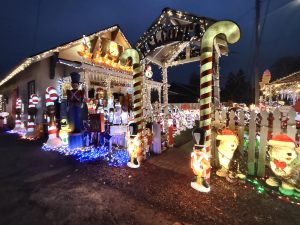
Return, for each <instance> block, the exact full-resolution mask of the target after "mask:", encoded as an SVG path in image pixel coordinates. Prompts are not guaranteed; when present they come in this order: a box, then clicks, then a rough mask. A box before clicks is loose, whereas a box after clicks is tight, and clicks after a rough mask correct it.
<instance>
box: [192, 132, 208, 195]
mask: <svg viewBox="0 0 300 225" xmlns="http://www.w3.org/2000/svg"><path fill="white" fill-rule="evenodd" d="M193 136H194V140H195V141H196V144H195V145H194V149H193V150H194V151H193V153H192V155H191V167H192V169H193V172H194V174H195V175H196V181H194V182H191V187H192V188H194V189H195V190H197V191H200V192H209V191H210V186H209V183H208V182H207V181H208V178H209V177H208V176H209V172H210V162H209V154H208V152H207V148H206V147H205V146H204V140H205V130H203V129H201V128H197V129H195V130H194V131H193Z"/></svg>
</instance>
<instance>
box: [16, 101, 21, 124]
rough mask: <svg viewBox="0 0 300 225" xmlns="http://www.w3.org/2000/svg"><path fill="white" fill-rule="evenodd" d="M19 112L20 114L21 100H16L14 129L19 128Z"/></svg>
mask: <svg viewBox="0 0 300 225" xmlns="http://www.w3.org/2000/svg"><path fill="white" fill-rule="evenodd" d="M21 112H22V99H21V98H17V100H16V122H15V129H17V130H18V129H20V128H21Z"/></svg>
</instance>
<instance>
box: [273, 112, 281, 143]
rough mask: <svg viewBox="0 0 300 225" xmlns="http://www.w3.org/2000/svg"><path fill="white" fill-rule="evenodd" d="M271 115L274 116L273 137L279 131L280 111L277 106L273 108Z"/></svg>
mask: <svg viewBox="0 0 300 225" xmlns="http://www.w3.org/2000/svg"><path fill="white" fill-rule="evenodd" d="M273 116H274V121H273V137H274V136H276V135H277V134H280V133H281V121H280V112H279V110H278V108H276V109H275V111H274V113H273Z"/></svg>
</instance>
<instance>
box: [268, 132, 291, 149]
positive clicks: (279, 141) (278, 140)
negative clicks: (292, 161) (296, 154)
mask: <svg viewBox="0 0 300 225" xmlns="http://www.w3.org/2000/svg"><path fill="white" fill-rule="evenodd" d="M268 144H269V145H270V146H276V147H289V148H297V143H296V142H295V141H294V140H293V139H292V138H290V137H289V136H287V135H285V134H279V135H276V136H275V137H273V138H272V139H271V140H270V141H269V142H268Z"/></svg>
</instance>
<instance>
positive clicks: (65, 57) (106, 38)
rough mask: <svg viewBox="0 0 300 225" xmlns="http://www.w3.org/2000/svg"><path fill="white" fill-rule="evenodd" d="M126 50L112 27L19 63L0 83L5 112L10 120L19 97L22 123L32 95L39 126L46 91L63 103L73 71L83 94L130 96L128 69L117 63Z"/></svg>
mask: <svg viewBox="0 0 300 225" xmlns="http://www.w3.org/2000/svg"><path fill="white" fill-rule="evenodd" d="M127 48H131V45H130V43H129V42H128V40H127V39H126V38H125V36H124V34H123V33H122V31H121V30H120V28H119V27H118V26H112V27H110V28H107V29H105V30H102V31H99V32H97V33H94V34H91V35H89V36H87V37H85V36H84V37H82V38H80V39H77V40H75V41H72V42H69V43H67V44H64V45H61V46H58V47H56V48H53V49H50V50H48V51H45V52H43V53H40V54H38V55H35V56H32V57H29V58H27V59H25V60H23V61H22V62H21V63H20V64H18V65H17V66H16V67H15V68H13V69H12V70H11V71H10V72H9V73H8V74H6V75H5V76H4V78H3V79H2V80H1V81H0V95H3V97H4V98H3V99H5V100H6V104H5V109H6V111H7V112H9V113H10V115H11V116H12V117H11V118H14V114H15V106H16V99H17V98H18V97H20V98H21V99H22V101H23V103H24V120H26V118H27V108H28V99H29V96H30V95H31V94H33V93H35V94H37V95H38V96H39V97H40V98H41V101H40V102H39V104H38V105H37V108H38V115H37V123H41V122H42V118H43V112H44V109H45V90H46V88H47V87H49V86H53V87H55V88H56V89H57V91H58V92H59V94H60V96H61V101H62V102H64V99H65V95H64V93H65V91H66V89H68V88H70V84H69V82H70V78H69V77H68V76H69V75H70V73H71V72H73V71H75V72H79V73H80V74H81V75H82V76H81V79H82V81H83V82H84V84H85V87H84V88H85V89H86V91H87V95H88V92H89V90H91V88H92V89H94V90H95V89H97V88H102V89H104V90H106V91H107V92H109V93H110V94H113V93H114V92H118V93H125V94H128V93H131V94H132V84H133V83H132V82H133V79H132V70H131V68H130V67H127V66H125V67H124V66H121V65H120V64H119V63H118V62H119V56H120V54H121V53H122V52H123V51H124V50H125V49H127ZM146 84H147V86H148V88H151V89H156V90H160V89H161V86H162V84H161V83H159V82H155V81H151V80H147V81H146Z"/></svg>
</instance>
